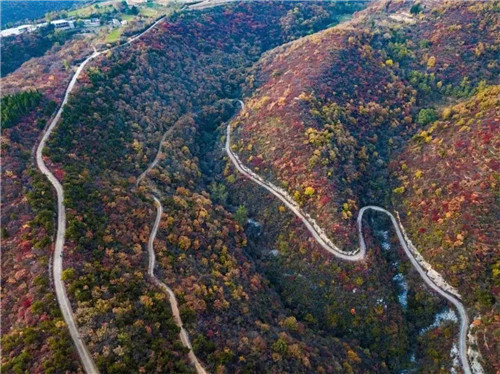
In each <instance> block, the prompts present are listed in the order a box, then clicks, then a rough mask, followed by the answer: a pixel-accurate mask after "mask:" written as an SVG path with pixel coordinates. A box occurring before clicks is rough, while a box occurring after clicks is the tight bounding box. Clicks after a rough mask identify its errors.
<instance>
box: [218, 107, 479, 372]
mask: <svg viewBox="0 0 500 374" xmlns="http://www.w3.org/2000/svg"><path fill="white" fill-rule="evenodd" d="M238 103H239V104H240V105H241V109H244V108H245V104H244V103H243V101H241V100H238ZM225 149H226V153H227V155H228V156H229V158H230V160H231V161H232V163H233V165H234V166H235V167H236V169H237V170H238V171H239V172H240V173H241V174H243V175H245V176H246V177H247V178H249V179H250V180H251V181H252V182H254V183H256V184H258V185H259V186H261V187H264V188H265V189H266V190H267V191H269V192H271V193H272V194H273V195H274V196H276V197H277V198H278V199H280V200H281V201H282V202H283V203H284V204H285V205H286V206H287V207H288V208H289V209H290V210H291V211H292V212H293V213H294V214H295V215H296V216H297V217H299V218H300V220H301V221H302V222H303V223H304V225H305V226H306V227H307V229H308V230H309V232H310V233H311V235H312V236H313V237H314V239H316V241H317V242H318V243H319V244H320V245H321V247H322V248H324V249H325V250H327V251H328V252H330V253H332V254H333V255H334V256H336V257H338V258H340V259H343V260H347V261H360V260H362V259H364V258H365V255H366V243H365V239H364V237H363V215H364V213H365V212H366V211H367V210H373V211H376V212H380V213H384V214H386V215H387V216H389V218H390V219H391V222H392V225H393V227H394V230H395V231H396V235H397V237H398V240H399V243H400V244H401V247H402V248H403V250H404V252H405V254H406V256H408V259H409V260H410V262H411V264H412V265H413V267H414V268H415V269H416V270H417V272H418V274H419V275H420V277H421V278H422V280H423V281H424V282H425V283H426V284H427V285H428V286H429V287H430V288H432V289H433V290H434V291H435V292H437V293H438V294H439V295H440V296H442V297H444V298H445V299H446V300H448V301H449V302H450V303H452V304H453V305H454V306H455V308H456V309H457V311H458V313H459V315H460V333H459V340H458V346H459V357H460V361H461V364H462V368H463V371H464V373H465V374H471V373H472V371H471V368H470V364H469V360H468V358H467V329H468V327H469V317H468V315H467V311H466V310H465V307H464V305H463V304H462V303H461V302H460V301H459V300H458V298H456V297H455V296H453V295H452V294H450V293H449V292H447V291H446V290H444V289H443V288H442V287H440V286H439V285H437V284H436V283H434V282H433V281H432V280H431V278H430V277H429V276H428V274H427V272H426V271H425V270H424V269H423V268H422V266H421V265H420V263H419V262H418V261H417V260H416V259H415V256H414V255H413V253H412V251H411V250H410V248H409V246H408V243H407V242H406V240H405V238H404V235H403V233H402V230H401V228H400V225H399V223H398V221H397V220H396V219H395V218H394V215H393V214H392V213H391V212H389V211H387V210H386V209H384V208H381V207H378V206H374V205H369V206H365V207H363V208H361V210H360V211H359V213H358V217H357V226H358V236H359V249H357V250H356V251H353V252H345V251H342V250H340V249H339V248H338V247H337V246H335V245H334V244H333V243H332V242H331V240H330V239H329V238H328V237H327V236H326V234H325V232H324V231H323V230H322V229H321V227H320V226H319V225H318V224H317V223H316V221H314V219H312V218H311V217H310V216H309V215H308V214H307V213H305V212H304V211H303V210H302V209H301V208H300V206H299V205H298V204H297V203H296V202H295V201H294V200H293V199H292V198H291V197H290V196H289V195H288V193H287V192H286V191H284V190H282V189H280V188H278V187H276V186H275V185H273V184H272V183H270V182H268V181H265V180H264V179H263V178H261V177H260V176H259V175H257V174H255V173H254V172H253V171H252V170H250V169H249V168H248V167H246V166H245V165H243V163H242V162H241V161H240V159H239V157H238V155H236V154H235V153H234V152H233V151H232V149H231V121H229V123H228V125H227V134H226V144H225Z"/></svg>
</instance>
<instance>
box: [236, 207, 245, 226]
mask: <svg viewBox="0 0 500 374" xmlns="http://www.w3.org/2000/svg"><path fill="white" fill-rule="evenodd" d="M234 218H235V219H236V221H238V223H239V224H240V225H241V226H243V225H244V224H245V223H246V222H247V220H248V212H247V208H245V207H244V206H243V205H240V206H239V207H238V209H236V213H234Z"/></svg>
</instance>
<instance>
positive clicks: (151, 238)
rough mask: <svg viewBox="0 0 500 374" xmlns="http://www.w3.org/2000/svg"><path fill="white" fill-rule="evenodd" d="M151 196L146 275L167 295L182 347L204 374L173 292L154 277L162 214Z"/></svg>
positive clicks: (157, 201)
mask: <svg viewBox="0 0 500 374" xmlns="http://www.w3.org/2000/svg"><path fill="white" fill-rule="evenodd" d="M152 196H153V199H154V202H155V206H156V219H155V223H154V225H153V229H152V230H151V234H150V236H149V240H148V253H149V264H148V275H149V276H150V278H151V280H152V282H153V284H155V285H156V286H157V287H159V288H161V289H162V290H163V291H164V292H165V293H166V294H167V295H168V298H169V301H170V307H171V308H172V314H173V316H174V321H175V324H176V325H177V327H179V328H180V330H181V331H180V334H179V336H180V338H181V342H182V344H183V345H184V347H186V348H188V349H189V353H188V358H189V361H190V362H191V364H192V365H193V366H194V367H195V369H196V372H197V373H198V374H206V373H207V372H206V371H205V369H204V368H203V366H202V365H201V363H200V362H199V361H198V358H197V357H196V355H195V354H194V351H193V347H192V345H191V341H190V340H189V335H188V333H187V331H186V329H185V328H184V326H183V325H182V319H181V315H180V313H179V307H178V305H177V299H176V297H175V294H174V292H173V291H172V289H171V288H170V287H168V286H167V285H166V284H165V283H163V282H162V281H160V280H159V279H158V278H156V276H155V274H154V269H155V266H156V255H155V251H154V241H155V238H156V233H157V232H158V227H159V226H160V222H161V216H162V214H163V206H162V205H161V202H160V200H159V199H158V198H157V197H156V196H154V195H152Z"/></svg>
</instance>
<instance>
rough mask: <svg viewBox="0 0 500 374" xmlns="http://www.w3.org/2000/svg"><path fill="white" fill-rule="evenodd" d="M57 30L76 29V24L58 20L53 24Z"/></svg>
mask: <svg viewBox="0 0 500 374" xmlns="http://www.w3.org/2000/svg"><path fill="white" fill-rule="evenodd" d="M51 23H52V24H53V25H54V27H55V28H56V30H69V29H74V28H75V22H74V21H70V20H65V19H58V20H55V21H52V22H51Z"/></svg>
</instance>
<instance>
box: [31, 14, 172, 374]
mask: <svg viewBox="0 0 500 374" xmlns="http://www.w3.org/2000/svg"><path fill="white" fill-rule="evenodd" d="M163 18H164V17H162V18H160V19H158V20H157V21H156V22H155V23H153V24H152V25H151V26H150V27H148V28H147V29H146V30H145V31H143V32H141V33H140V34H138V35H136V36H134V37H131V38H129V39H128V40H127V41H126V42H125V43H123V44H121V45H118V46H115V47H113V48H109V49H105V50H103V51H97V50H96V49H95V47H93V48H94V53H93V54H92V55H90V56H89V57H87V58H86V59H85V60H84V61H83V62H82V63H81V64H80V65H79V66H78V68H77V69H76V71H75V74H74V75H73V77H72V78H71V81H70V83H69V84H68V87H67V88H66V92H65V94H64V99H63V101H62V103H61V106H60V107H59V109H58V111H57V113H56V115H55V116H54V118H53V119H52V121H51V122H50V125H49V127H48V128H47V130H46V131H45V133H44V134H43V137H42V140H41V141H40V143H39V144H38V147H37V149H36V163H37V166H38V168H39V169H40V171H41V172H42V173H43V174H44V175H45V176H46V177H47V178H48V179H49V181H50V183H51V184H52V186H54V189H55V190H56V195H57V234H56V242H55V248H54V256H53V267H52V268H53V278H54V286H55V290H56V298H57V302H58V303H59V308H60V309H61V313H62V315H63V318H64V321H65V322H66V324H67V325H68V329H69V333H70V336H71V339H72V340H73V343H74V344H75V347H76V350H77V353H78V356H79V357H80V361H81V362H82V366H83V369H84V370H85V372H86V373H89V374H90V373H92V374H93V373H99V370H98V368H97V365H96V363H95V361H94V359H93V357H92V355H91V354H90V352H89V350H88V349H87V346H86V345H85V343H84V342H83V340H82V337H81V335H80V333H79V331H78V328H77V326H76V322H75V316H74V314H73V310H72V308H71V303H70V301H69V298H68V295H67V293H66V288H65V286H64V282H63V280H62V269H63V250H64V239H65V236H66V207H65V205H64V190H63V187H62V185H61V183H60V182H59V181H58V180H57V178H56V177H55V176H54V174H52V172H51V171H50V170H49V168H48V167H47V165H46V164H45V161H44V159H43V155H42V152H43V149H44V148H45V145H46V144H47V141H48V139H49V137H50V135H51V134H52V132H53V131H54V129H55V127H56V126H57V124H58V123H59V120H60V119H61V115H62V112H63V110H64V107H65V105H66V104H67V102H68V98H69V95H70V93H71V91H73V89H74V87H75V85H76V82H77V80H78V77H79V76H80V74H81V72H82V71H83V69H84V68H85V66H86V65H87V64H88V63H89V61H91V60H93V59H94V58H96V57H97V56H99V55H101V54H103V53H107V52H110V51H112V50H115V49H119V48H122V47H124V46H126V45H128V44H130V43H132V42H134V41H135V40H137V39H139V38H140V37H141V36H143V35H144V34H146V33H147V32H149V31H150V30H151V29H152V28H154V27H155V26H156V25H158V24H159V23H160V22H161V21H163Z"/></svg>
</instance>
